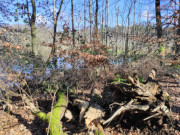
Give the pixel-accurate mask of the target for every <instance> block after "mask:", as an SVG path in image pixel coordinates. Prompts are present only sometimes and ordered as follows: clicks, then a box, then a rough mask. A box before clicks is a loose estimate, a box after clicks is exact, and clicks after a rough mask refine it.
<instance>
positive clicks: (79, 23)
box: [78, 0, 81, 36]
mask: <svg viewBox="0 0 180 135" xmlns="http://www.w3.org/2000/svg"><path fill="white" fill-rule="evenodd" d="M80 26H81V0H79V22H78V36H79V35H80Z"/></svg>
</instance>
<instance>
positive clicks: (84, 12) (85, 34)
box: [84, 0, 86, 41]
mask: <svg viewBox="0 0 180 135" xmlns="http://www.w3.org/2000/svg"><path fill="white" fill-rule="evenodd" d="M84 39H85V41H86V0H84Z"/></svg>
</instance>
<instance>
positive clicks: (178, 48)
mask: <svg viewBox="0 0 180 135" xmlns="http://www.w3.org/2000/svg"><path fill="white" fill-rule="evenodd" d="M178 14H179V17H178V28H177V36H180V0H179V11H178ZM178 39H179V38H178ZM175 48H176V49H175V54H176V55H180V54H179V52H180V41H178V42H177V43H176V47H175Z"/></svg>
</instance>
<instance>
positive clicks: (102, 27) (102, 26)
mask: <svg viewBox="0 0 180 135" xmlns="http://www.w3.org/2000/svg"><path fill="white" fill-rule="evenodd" d="M102 8H103V11H102V24H101V31H102V43H103V38H104V0H103V1H102Z"/></svg>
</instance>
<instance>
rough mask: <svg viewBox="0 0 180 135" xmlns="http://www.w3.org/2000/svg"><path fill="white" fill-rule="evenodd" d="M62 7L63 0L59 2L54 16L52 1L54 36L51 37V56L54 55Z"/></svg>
mask: <svg viewBox="0 0 180 135" xmlns="http://www.w3.org/2000/svg"><path fill="white" fill-rule="evenodd" d="M62 5H63V0H61V3H60V6H59V10H58V12H57V14H56V15H55V0H53V16H54V36H53V46H52V51H51V54H54V53H55V51H56V50H55V48H56V34H57V22H58V18H59V15H60V12H61V8H62Z"/></svg>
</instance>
